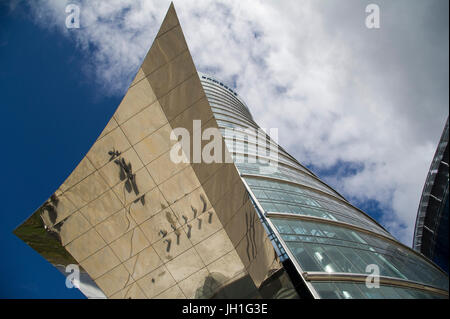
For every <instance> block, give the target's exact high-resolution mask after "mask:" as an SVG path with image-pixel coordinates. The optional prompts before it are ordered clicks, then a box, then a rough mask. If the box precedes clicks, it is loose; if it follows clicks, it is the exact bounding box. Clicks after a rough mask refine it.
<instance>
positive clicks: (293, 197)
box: [245, 177, 390, 236]
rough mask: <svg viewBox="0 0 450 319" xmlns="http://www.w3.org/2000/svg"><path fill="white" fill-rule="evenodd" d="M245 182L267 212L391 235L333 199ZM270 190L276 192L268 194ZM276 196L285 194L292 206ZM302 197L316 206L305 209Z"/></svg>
mask: <svg viewBox="0 0 450 319" xmlns="http://www.w3.org/2000/svg"><path fill="white" fill-rule="evenodd" d="M245 180H246V182H247V183H248V184H249V186H250V188H251V189H252V191H253V192H254V193H255V196H256V197H257V198H258V201H259V202H260V203H261V205H262V206H263V208H264V209H265V210H266V211H267V212H271V211H272V212H281V213H282V212H284V213H292V214H300V215H307V216H314V217H321V218H325V219H330V220H339V221H343V222H348V223H351V224H355V225H358V226H361V227H364V228H369V229H370V230H372V231H374V232H377V233H381V234H383V235H387V236H390V234H389V233H388V232H386V231H385V230H384V229H382V228H381V227H379V226H378V225H377V224H376V223H375V222H373V221H372V220H371V219H370V218H369V217H367V216H365V215H364V214H363V213H361V212H359V211H357V210H356V209H354V208H353V207H351V206H350V205H348V206H345V205H342V204H340V203H338V201H337V200H333V199H331V198H330V197H328V196H326V195H322V194H319V193H317V192H314V191H312V190H309V189H306V188H301V187H299V186H296V185H291V184H286V183H281V182H277V181H270V180H264V179H258V178H250V177H246V178H245ZM271 190H273V191H275V192H268V191H271ZM258 191H259V192H258ZM261 191H262V192H261ZM275 193H280V194H281V193H283V194H287V195H286V197H285V198H284V200H286V198H289V202H291V203H292V204H289V203H283V202H281V201H279V200H280V197H278V196H284V195H277V196H272V195H274V194H275ZM258 196H259V197H258ZM273 197H274V198H273ZM281 198H282V197H281ZM305 198H308V199H310V200H313V201H314V203H315V205H308V206H309V207H304V206H305V205H307V203H308V202H307V201H306V200H305Z"/></svg>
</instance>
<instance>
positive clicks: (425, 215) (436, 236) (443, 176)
mask: <svg viewBox="0 0 450 319" xmlns="http://www.w3.org/2000/svg"><path fill="white" fill-rule="evenodd" d="M448 165H449V157H448V118H447V122H446V124H445V127H444V131H443V132H442V136H441V139H440V141H439V145H438V147H437V149H436V153H435V154H434V158H433V161H432V162H431V166H430V170H429V172H428V176H427V179H426V182H425V186H424V187H423V192H422V198H421V199H420V204H419V209H418V212H417V220H416V228H415V231H414V242H413V248H414V249H415V250H417V251H419V252H421V253H422V254H424V255H425V256H427V257H428V258H430V259H431V260H433V261H434V262H435V263H436V264H437V265H439V266H440V267H441V268H442V269H443V270H445V271H446V272H447V274H448V248H449V247H448V210H449V208H448V178H449V176H448Z"/></svg>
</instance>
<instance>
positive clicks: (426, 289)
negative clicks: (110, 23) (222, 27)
mask: <svg viewBox="0 0 450 319" xmlns="http://www.w3.org/2000/svg"><path fill="white" fill-rule="evenodd" d="M177 130H178V131H182V132H185V133H188V136H189V137H188V138H189V143H188V144H187V146H186V145H185V144H180V143H179V140H178V139H177V136H176V134H174V132H175V131H177ZM206 132H209V133H211V134H214V132H219V134H218V135H219V136H215V138H214V140H215V141H216V142H217V141H218V143H219V145H220V146H221V148H220V149H221V150H223V151H221V152H220V153H219V152H218V151H217V150H218V149H216V148H214V149H210V150H209V152H207V153H209V154H210V155H211V154H214V156H215V158H216V159H217V157H218V158H219V160H215V161H212V162H210V161H205V160H204V159H203V158H201V159H200V160H199V159H198V158H196V154H197V152H196V150H198V149H200V150H205V149H208V146H209V145H210V140H209V139H208V138H206V139H202V135H204V134H205V133H206ZM257 137H259V138H257ZM261 137H262V138H261ZM272 137H273V136H272ZM180 145H181V147H180ZM177 147H178V151H177V152H176V154H177V155H179V156H181V157H182V158H183V159H184V160H183V161H181V162H177V163H176V162H174V160H173V154H174V153H173V151H174V149H177ZM15 233H16V234H17V235H18V236H19V237H20V238H22V239H23V240H24V241H25V242H27V243H28V244H29V245H30V246H31V247H33V248H34V249H36V250H37V251H38V252H39V253H40V254H41V255H42V256H43V257H44V258H46V259H47V260H48V261H49V262H51V263H52V264H54V265H58V266H59V267H60V268H61V267H63V266H67V265H69V264H79V265H80V266H81V267H82V270H83V274H84V277H86V276H87V277H88V279H87V280H86V282H87V284H86V285H87V286H89V287H90V289H85V290H84V291H83V289H81V288H80V289H81V291H82V292H84V293H85V294H86V295H87V296H88V297H107V298H448V277H447V276H446V275H445V274H444V273H443V272H442V271H441V270H440V269H439V268H437V267H436V266H435V265H434V264H433V263H431V262H430V261H428V260H427V259H426V258H424V257H423V256H421V255H420V254H418V253H417V252H415V251H414V250H412V249H410V248H408V247H406V246H404V245H402V244H400V243H399V242H397V241H396V240H395V239H394V238H393V237H392V236H391V235H390V234H389V233H388V232H387V231H386V230H385V229H384V228H383V227H382V226H380V225H379V224H378V223H377V222H376V221H375V220H373V219H372V218H370V217H369V216H368V215H366V214H365V213H364V212H362V211H360V210H358V209H357V208H355V207H353V206H352V205H351V204H349V203H348V202H347V201H346V200H345V199H344V198H343V197H342V196H341V195H339V194H338V193H337V192H336V191H334V190H333V189H332V188H331V187H329V186H328V185H326V184H325V183H323V182H321V181H320V180H319V179H318V178H317V177H316V176H315V175H314V174H313V173H311V172H310V171H309V170H308V169H307V168H305V167H304V166H302V165H301V164H300V163H299V162H298V161H297V160H296V159H294V158H293V157H292V156H291V155H289V154H288V153H287V152H286V151H285V150H283V149H282V148H281V147H279V146H278V144H277V143H276V141H275V140H273V139H272V138H270V137H269V136H267V135H265V134H264V133H261V131H260V130H258V125H257V124H256V123H255V122H254V121H253V118H252V115H251V114H250V111H249V109H248V107H247V106H246V105H245V103H244V102H243V100H242V99H241V98H240V97H239V95H238V94H237V93H236V92H235V91H234V90H233V89H231V88H229V87H228V86H226V85H225V84H224V83H222V82H220V81H218V80H216V79H214V78H212V77H210V76H207V75H204V74H198V73H197V70H196V68H195V66H194V63H193V61H192V57H191V55H190V53H189V50H188V47H187V44H186V42H185V39H184V36H183V33H182V30H181V27H180V25H179V21H178V18H177V16H176V13H175V10H174V8H173V5H171V7H170V8H169V11H168V13H167V15H166V17H165V19H164V22H163V24H162V26H161V28H160V30H159V32H158V34H157V36H156V39H155V41H154V43H153V44H152V46H151V48H150V50H149V52H148V53H147V56H146V58H145V59H144V62H143V63H142V65H141V67H140V69H139V71H138V73H137V75H136V77H135V79H134V80H133V82H132V83H131V85H130V87H129V89H128V91H127V93H126V95H125V97H124V98H123V100H122V102H121V104H120V105H119V107H118V109H117V110H116V112H115V113H114V115H113V117H112V119H111V120H110V122H109V123H108V124H107V126H106V127H105V129H104V131H103V132H102V133H101V134H100V136H99V138H98V139H97V141H96V142H95V143H94V145H93V146H92V148H91V149H90V150H89V152H88V153H87V154H86V156H85V157H84V158H83V160H82V161H81V162H80V164H79V165H78V166H77V168H75V170H74V171H73V172H72V174H71V175H70V176H69V177H68V178H67V180H66V181H65V182H64V183H63V185H61V187H60V188H59V189H58V190H57V191H56V192H55V193H54V194H53V195H52V196H51V197H50V199H49V200H48V201H46V203H44V205H42V206H41V207H40V208H39V209H38V210H37V211H36V212H35V213H34V214H33V215H32V216H31V217H30V218H29V219H28V220H27V221H25V222H24V223H23V224H22V225H21V226H19V227H18V228H17V229H16V230H15ZM368 265H376V266H377V267H379V270H380V275H381V277H380V278H379V279H380V280H379V283H380V287H378V288H368V287H367V286H366V278H367V275H368V273H367V272H366V270H367V269H368V268H367V266H368ZM370 269H372V268H370V266H369V270H370ZM97 288H98V289H97ZM93 291H94V292H95V293H92V292H93ZM97 291H101V292H102V293H98V292H97Z"/></svg>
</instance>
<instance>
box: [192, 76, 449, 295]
mask: <svg viewBox="0 0 450 319" xmlns="http://www.w3.org/2000/svg"><path fill="white" fill-rule="evenodd" d="M200 80H201V82H202V84H203V87H204V89H205V93H206V96H207V98H208V100H209V102H210V104H211V107H212V111H213V113H214V116H215V118H216V121H217V124H218V126H219V128H220V130H221V132H222V135H223V136H224V140H225V143H226V145H227V148H228V150H229V152H230V154H231V155H232V157H233V159H234V162H235V165H236V167H237V169H238V171H239V173H240V174H241V177H242V179H243V181H244V182H245V184H246V186H247V187H248V190H249V193H250V196H251V198H252V201H253V202H254V204H255V207H257V210H258V211H259V213H260V218H261V221H262V222H263V224H264V225H265V228H266V230H267V231H268V233H269V235H270V236H272V237H273V238H274V241H273V242H274V246H275V248H276V250H277V251H278V252H281V253H282V255H283V256H280V257H281V260H284V259H286V258H289V259H290V260H291V261H292V263H293V264H294V265H295V267H296V269H297V271H298V273H299V274H300V276H301V278H302V280H303V281H304V282H305V283H306V287H307V288H308V289H309V290H310V292H311V294H312V295H313V296H314V297H315V298H442V297H444V298H448V277H447V276H446V274H445V273H443V272H442V271H441V270H440V269H439V268H438V267H436V266H435V265H434V264H433V263H432V262H430V261H429V260H427V259H426V258H424V257H423V256H422V255H420V254H418V253H416V252H414V251H413V250H412V249H410V248H408V247H406V246H404V245H402V244H400V243H399V242H397V241H396V240H395V239H394V238H393V237H392V236H391V235H390V234H389V232H387V231H386V230H385V229H384V228H383V227H382V226H381V225H380V224H378V223H377V222H376V221H375V220H374V219H372V218H371V217H370V216H368V215H367V214H365V213H364V212H362V211H361V210H359V209H357V208H356V207H354V206H352V205H351V204H350V203H349V202H348V201H347V200H346V199H345V198H344V197H342V196H341V195H340V194H339V193H338V192H336V191H335V190H334V189H332V188H331V187H330V186H328V185H326V184H325V183H323V182H322V181H320V180H319V179H318V178H317V177H316V176H315V175H314V174H313V173H312V172H310V171H309V170H308V169H307V168H306V167H304V166H302V165H301V164H300V163H299V162H298V161H297V160H296V159H295V158H294V157H292V156H291V155H290V154H288V153H287V152H286V151H285V150H284V149H282V148H281V147H279V146H278V144H277V143H276V142H275V141H274V140H272V139H271V138H270V136H267V135H265V133H264V134H263V135H264V142H265V143H261V140H257V139H256V141H255V138H256V137H257V136H258V134H260V133H261V132H257V131H256V130H257V129H258V128H259V127H258V125H257V124H256V123H255V122H254V120H253V118H252V115H251V113H250V111H249V109H248V107H247V106H246V105H245V103H244V102H243V100H242V99H241V98H240V97H239V95H238V94H237V93H236V92H235V91H234V90H233V89H231V88H229V87H228V86H227V85H226V84H224V83H223V82H221V81H219V80H217V79H214V78H213V77H211V76H208V75H204V74H200ZM261 144H263V146H262V148H256V146H261ZM261 150H263V152H262V153H261ZM368 265H376V266H377V267H378V268H379V275H380V277H379V278H381V279H382V280H381V284H380V286H379V288H372V289H370V288H368V287H367V286H366V285H365V284H364V282H361V276H367V275H368V273H367V272H366V270H367V266H368ZM321 276H322V277H323V276H325V277H324V278H321V279H320V280H318V279H317V277H321Z"/></svg>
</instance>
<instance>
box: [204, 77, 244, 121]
mask: <svg viewBox="0 0 450 319" xmlns="http://www.w3.org/2000/svg"><path fill="white" fill-rule="evenodd" d="M203 89H204V91H205V93H206V96H207V97H208V100H209V99H210V98H213V99H215V100H217V101H219V102H225V103H226V104H227V105H229V107H233V108H236V109H240V110H242V111H243V112H244V113H248V114H250V112H249V110H248V108H247V107H246V106H245V105H244V104H243V103H242V102H240V101H239V100H238V99H236V98H234V97H233V96H230V95H228V94H227V92H223V91H222V90H220V89H218V88H217V87H212V86H209V85H205V84H204V83H203Z"/></svg>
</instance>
